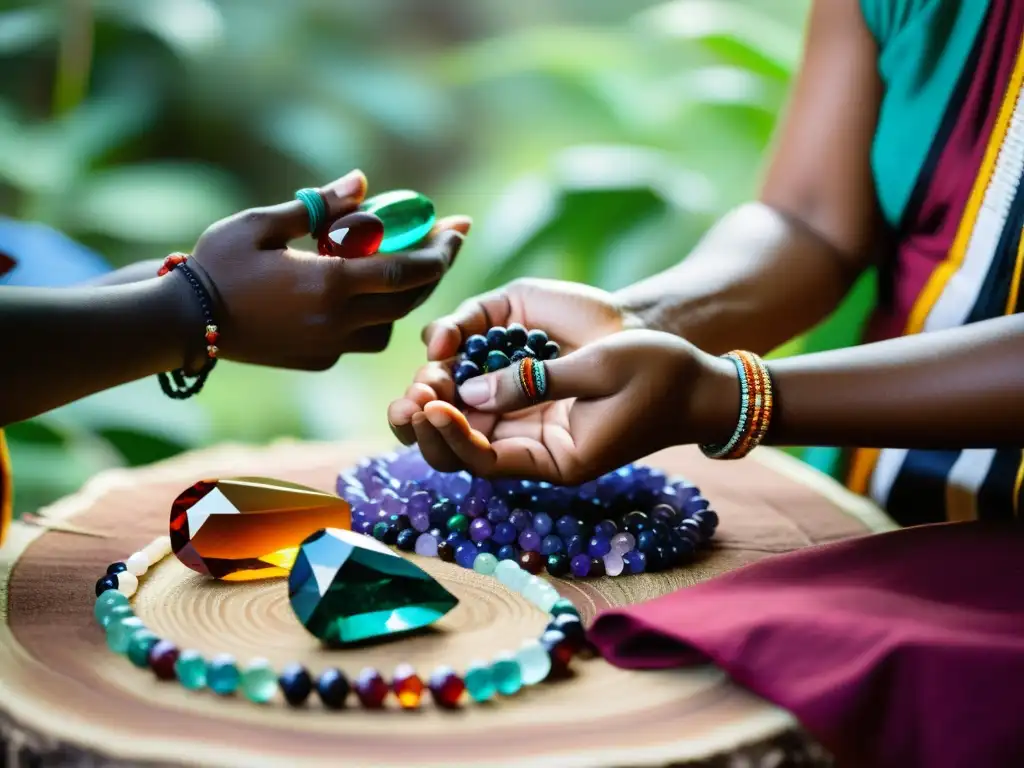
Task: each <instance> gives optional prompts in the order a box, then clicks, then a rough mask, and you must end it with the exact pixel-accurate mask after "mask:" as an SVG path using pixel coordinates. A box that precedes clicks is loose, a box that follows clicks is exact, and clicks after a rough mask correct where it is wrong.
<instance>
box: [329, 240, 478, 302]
mask: <svg viewBox="0 0 1024 768" xmlns="http://www.w3.org/2000/svg"><path fill="white" fill-rule="evenodd" d="M464 239H465V238H464V236H463V235H462V233H461V232H458V231H456V230H447V231H446V232H442V233H441V234H440V235H438V236H437V237H436V238H435V239H434V240H433V241H432V242H431V244H430V247H428V248H424V249H422V250H418V251H408V252H405V253H392V254H388V255H377V256H367V257H365V258H362V259H336V260H335V259H332V260H331V264H330V265H329V268H330V269H331V270H332V271H334V272H335V273H336V274H337V275H338V279H340V280H343V281H344V282H345V283H346V284H347V285H349V286H350V289H349V290H350V293H401V292H402V291H408V290H410V289H413V288H419V287H421V286H425V285H430V284H432V283H436V282H437V281H438V280H440V279H441V277H442V276H443V275H444V273H445V272H447V271H448V267H449V266H450V265H451V263H452V261H453V260H454V259H455V257H456V256H457V255H458V252H459V249H460V248H461V247H462V243H463V241H464Z"/></svg>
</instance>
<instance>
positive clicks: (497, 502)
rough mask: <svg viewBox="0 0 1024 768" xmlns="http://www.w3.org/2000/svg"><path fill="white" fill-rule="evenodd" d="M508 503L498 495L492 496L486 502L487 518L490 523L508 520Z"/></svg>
mask: <svg viewBox="0 0 1024 768" xmlns="http://www.w3.org/2000/svg"><path fill="white" fill-rule="evenodd" d="M508 516H509V509H508V503H507V502H506V501H505V500H504V499H502V498H501V497H499V496H493V497H492V498H491V499H490V500H489V501H488V502H487V519H488V520H490V521H491V522H492V523H502V522H504V521H506V520H508Z"/></svg>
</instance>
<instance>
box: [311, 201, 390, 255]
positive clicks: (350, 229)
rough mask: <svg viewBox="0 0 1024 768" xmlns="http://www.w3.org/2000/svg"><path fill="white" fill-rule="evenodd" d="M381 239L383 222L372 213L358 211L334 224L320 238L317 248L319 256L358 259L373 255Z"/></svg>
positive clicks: (382, 236) (382, 237)
mask: <svg viewBox="0 0 1024 768" xmlns="http://www.w3.org/2000/svg"><path fill="white" fill-rule="evenodd" d="M383 239H384V222H382V221H381V220H380V219H378V218H377V217H376V216H374V215H373V214H372V213H365V212H363V211H358V212H356V213H350V214H348V215H347V216H342V217H341V218H340V219H338V220H337V221H336V222H334V223H333V224H332V225H331V227H330V229H328V230H327V231H326V232H325V233H324V234H323V235H321V236H320V239H319V240H318V241H317V248H318V250H319V251H320V255H321V256H339V257H341V258H344V259H358V258H360V257H362V256H372V255H373V254H375V253H376V252H377V249H378V248H380V244H381V241H382V240H383Z"/></svg>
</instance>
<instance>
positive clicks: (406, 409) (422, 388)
mask: <svg viewBox="0 0 1024 768" xmlns="http://www.w3.org/2000/svg"><path fill="white" fill-rule="evenodd" d="M436 399H437V394H436V393H435V392H434V390H432V389H431V388H430V387H428V386H427V385H425V384H413V385H412V386H410V387H409V388H408V389H407V390H406V391H405V396H404V397H401V398H399V399H398V400H395V401H394V402H392V403H391V404H390V405H389V406H388V426H390V427H391V432H392V433H393V434H394V436H395V437H397V438H398V439H399V441H401V443H402V444H403V445H412V444H413V443H415V442H416V432H415V430H413V428H412V417H413V416H414V415H415V414H417V413H419V412H420V411H422V410H423V406H425V405H426V404H427V403H429V402H430V401H431V400H436Z"/></svg>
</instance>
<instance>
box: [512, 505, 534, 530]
mask: <svg viewBox="0 0 1024 768" xmlns="http://www.w3.org/2000/svg"><path fill="white" fill-rule="evenodd" d="M508 521H509V522H510V523H512V525H513V526H515V529H516V530H517V531H520V532H522V531H525V530H526V529H527V528H528V527H529V526H530V523H531V522H532V521H533V514H532V513H531V512H529V511H527V510H525V509H513V510H512V511H511V512H510V513H509V516H508Z"/></svg>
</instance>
